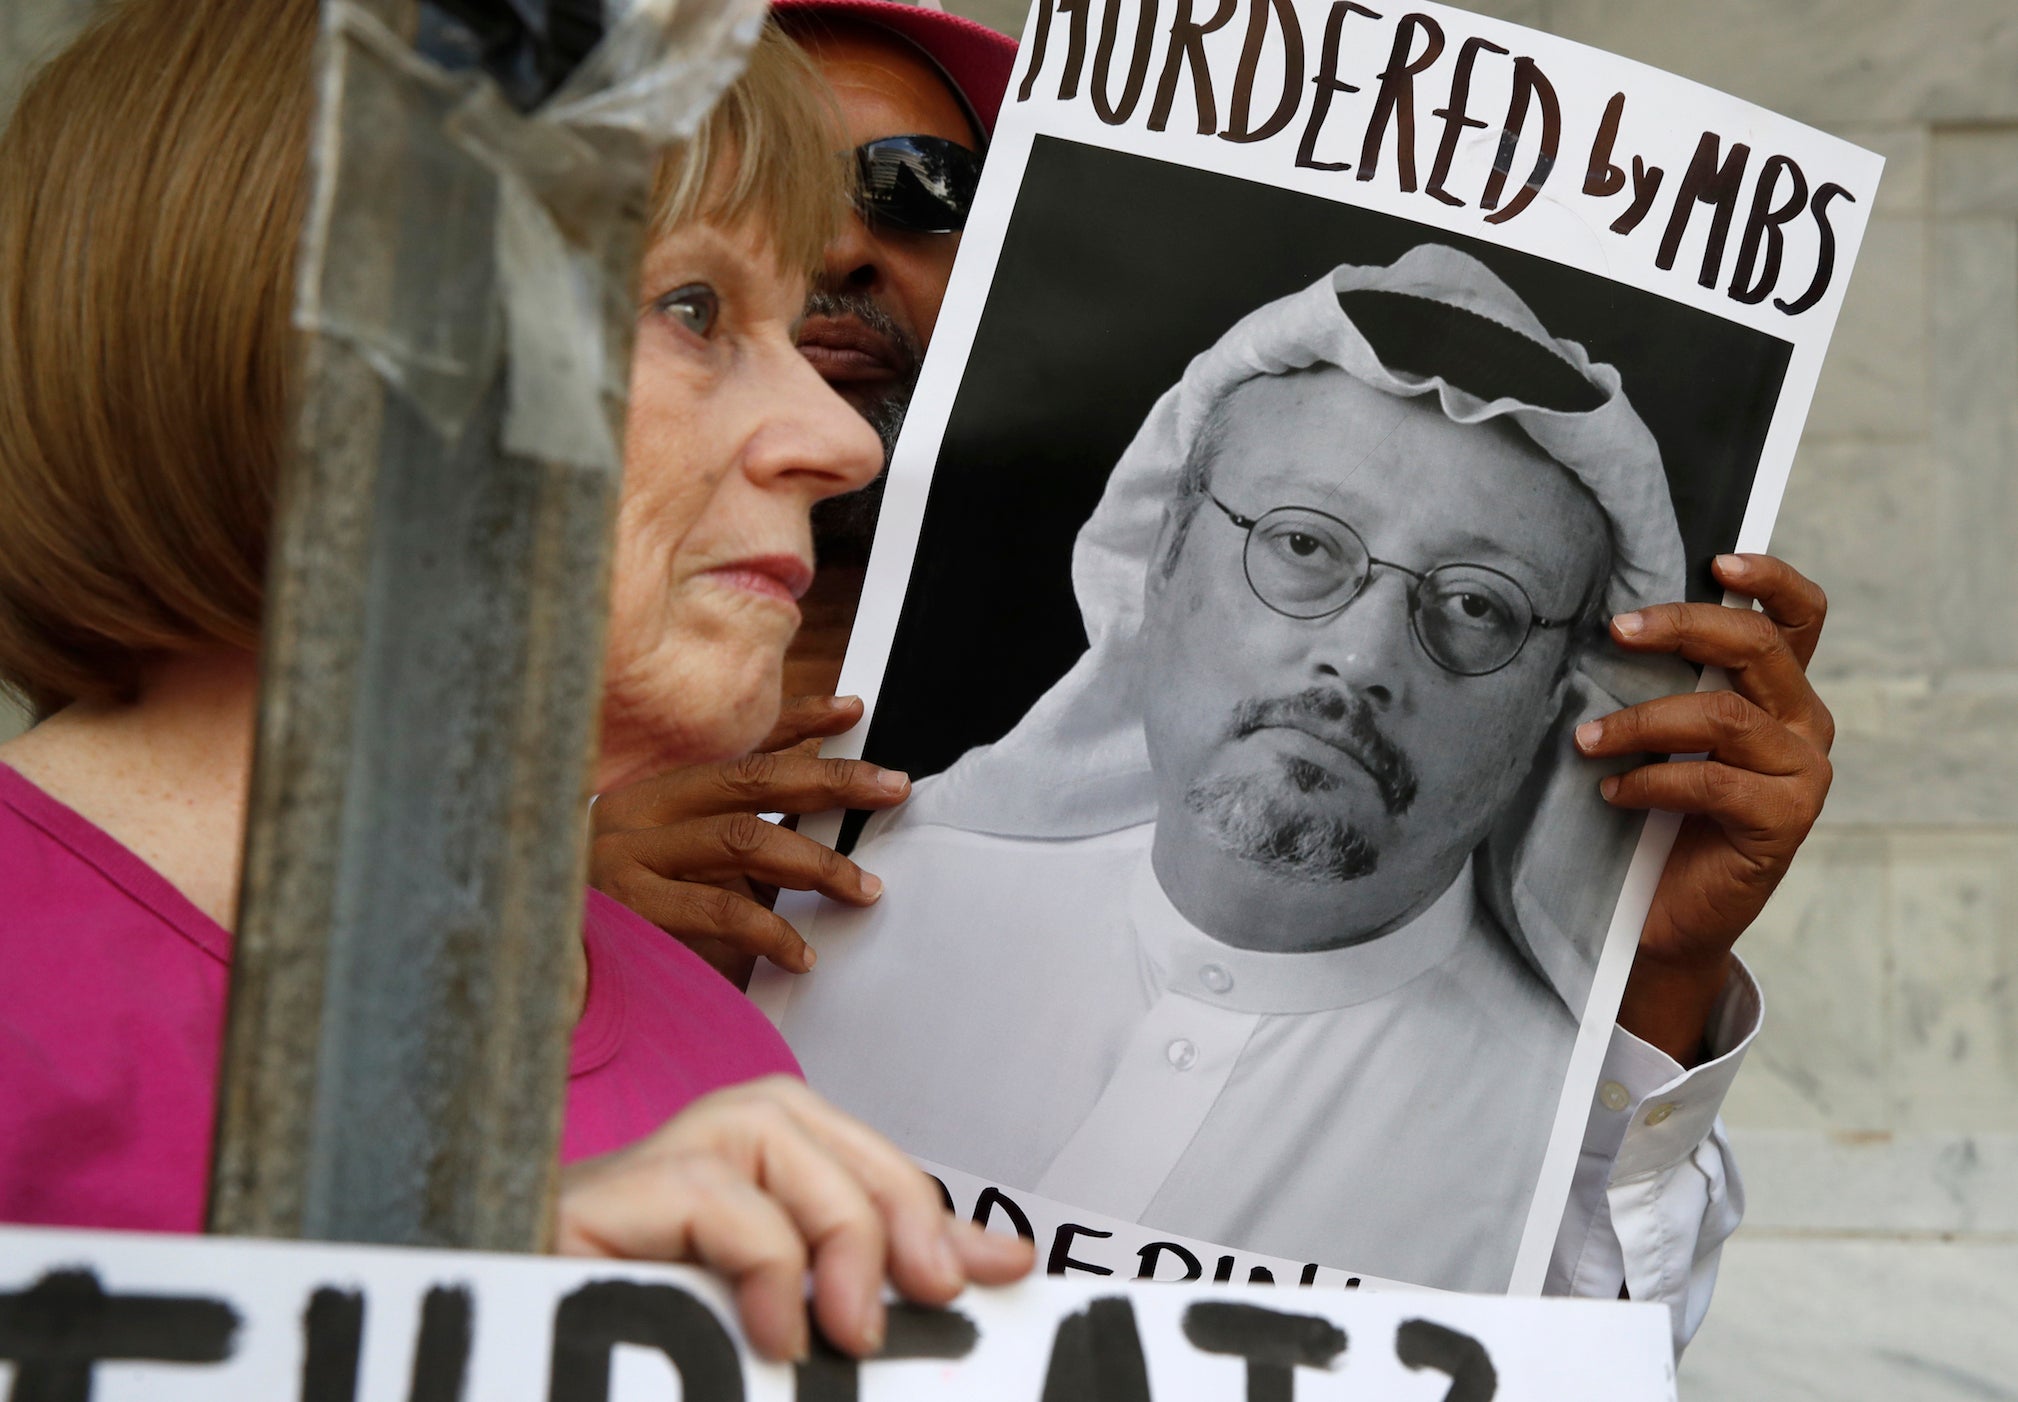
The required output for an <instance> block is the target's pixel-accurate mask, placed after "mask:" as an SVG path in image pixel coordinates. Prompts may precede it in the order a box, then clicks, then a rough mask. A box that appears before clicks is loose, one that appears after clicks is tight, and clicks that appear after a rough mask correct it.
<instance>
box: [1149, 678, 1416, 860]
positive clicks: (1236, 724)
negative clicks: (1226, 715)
mask: <svg viewBox="0 0 2018 1402" xmlns="http://www.w3.org/2000/svg"><path fill="white" fill-rule="evenodd" d="M1274 726H1284V727H1289V728H1293V729H1296V730H1301V731H1303V732H1304V733H1305V734H1308V735H1310V736H1312V737H1313V738H1315V739H1318V740H1321V741H1323V742H1324V743H1326V744H1329V745H1331V746H1333V747H1334V748H1336V749H1339V750H1340V751H1342V752H1343V754H1344V755H1349V756H1351V757H1352V758H1353V759H1354V760H1355V761H1357V763H1358V764H1359V766H1360V767H1361V768H1362V769H1364V770H1365V771H1366V774H1367V777H1369V778H1370V779H1371V780H1372V781H1373V783H1374V785H1375V787H1376V788H1377V789H1378V790H1379V793H1380V800H1381V806H1382V807H1384V808H1385V809H1386V810H1387V811H1388V812H1389V813H1390V814H1393V815H1395V816H1397V817H1398V816H1400V815H1401V814H1403V813H1406V812H1407V811H1408V809H1409V806H1410V805H1411V804H1412V803H1414V802H1415V790H1416V777H1415V769H1414V766H1412V765H1411V764H1410V763H1409V761H1408V756H1407V755H1405V754H1403V753H1402V751H1401V750H1400V748H1399V747H1397V746H1396V745H1395V744H1394V743H1393V742H1392V741H1391V740H1389V739H1388V737H1387V736H1386V735H1384V734H1382V733H1381V729H1380V726H1379V724H1378V723H1377V722H1376V720H1375V719H1374V715H1373V710H1372V708H1371V707H1370V706H1368V705H1367V703H1366V702H1365V700H1364V699H1363V698H1361V697H1359V696H1356V695H1354V694H1352V693H1350V692H1347V691H1344V690H1340V689H1338V688H1335V687H1322V686H1313V687H1309V688H1306V689H1305V690H1303V691H1300V692H1298V693H1296V694H1295V695H1293V696H1278V697H1271V698H1269V699H1268V700H1265V701H1244V702H1242V703H1241V704H1240V705H1238V706H1236V707H1235V708H1234V712H1233V715H1232V717H1231V718H1230V720H1229V723H1228V725H1227V730H1226V735H1227V738H1228V739H1230V740H1242V739H1245V738H1246V737H1248V736H1249V735H1252V734H1254V733H1255V732H1256V731H1259V730H1264V729H1268V728H1270V727H1274ZM1278 770H1279V773H1278V776H1276V777H1264V776H1260V775H1252V774H1241V775H1231V776H1227V777H1223V778H1217V779H1205V780H1201V781H1200V782H1198V783H1196V784H1193V785H1192V786H1191V787H1190V788H1189V789H1188V790H1186V792H1185V795H1184V806H1185V807H1186V808H1188V809H1190V810H1191V811H1192V812H1193V813H1196V814H1197V815H1198V816H1199V817H1201V818H1203V819H1204V820H1205V822H1206V830H1207V832H1208V834H1209V835H1210V836H1211V837H1212V839H1213V840H1214V841H1215V842H1217V843H1218V844H1219V845H1220V846H1221V847H1223V848H1224V849H1225V850H1227V851H1229V852H1231V853H1233V854H1234V855H1235V856H1237V857H1240V858H1242V859H1243V860H1246V861H1249V862H1252V863H1254V864H1255V865H1256V866H1259V867H1261V868H1262V869H1263V870H1265V871H1271V872H1275V873H1277V874H1279V875H1282V876H1285V877H1288V878H1290V879H1292V880H1298V881H1324V882H1339V881H1357V880H1358V879H1360V878H1361V877H1363V876H1371V875H1372V874H1373V873H1374V871H1375V869H1376V868H1377V867H1378V866H1379V865H1380V852H1379V849H1377V848H1376V847H1375V846H1374V844H1373V840H1372V839H1371V838H1369V837H1368V836H1367V835H1366V833H1365V832H1364V831H1363V830H1362V829H1361V828H1360V827H1359V826H1358V825H1356V824H1354V823H1353V822H1351V821H1350V820H1349V819H1346V818H1341V817H1339V816H1337V815H1336V813H1335V812H1333V811H1331V805H1329V804H1327V803H1325V802H1324V800H1323V797H1322V796H1323V795H1326V794H1330V793H1333V792H1335V791H1336V790H1338V789H1340V788H1342V787H1343V786H1344V780H1342V779H1341V778H1340V777H1339V776H1338V775H1337V774H1335V773H1333V772H1332V771H1331V770H1329V769H1326V768H1325V767H1324V766H1323V765H1321V764H1314V763H1312V762H1311V761H1310V760H1307V759H1304V758H1302V757H1301V756H1298V755H1284V756H1281V757H1279V759H1278Z"/></svg>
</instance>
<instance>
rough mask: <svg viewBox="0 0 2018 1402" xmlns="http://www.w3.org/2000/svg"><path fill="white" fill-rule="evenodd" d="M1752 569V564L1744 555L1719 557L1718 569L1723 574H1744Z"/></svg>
mask: <svg viewBox="0 0 2018 1402" xmlns="http://www.w3.org/2000/svg"><path fill="white" fill-rule="evenodd" d="M1751 567H1752V562H1751V561H1750V560H1747V559H1746V558H1745V557H1744V556H1742V555H1719V556H1717V569H1718V571H1719V572H1720V573H1723V574H1743V573H1744V572H1745V571H1746V570H1748V569H1750V568H1751Z"/></svg>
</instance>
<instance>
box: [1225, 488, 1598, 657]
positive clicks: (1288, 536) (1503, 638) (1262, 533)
mask: <svg viewBox="0 0 2018 1402" xmlns="http://www.w3.org/2000/svg"><path fill="white" fill-rule="evenodd" d="M1206 495H1207V496H1208V497H1211V500H1212V504H1213V505H1214V506H1216V507H1218V508H1219V509H1220V510H1221V511H1223V512H1225V513H1226V519H1227V520H1229V521H1231V522H1233V524H1234V525H1236V526H1238V527H1240V528H1241V529H1242V530H1244V531H1246V532H1247V546H1246V549H1245V550H1244V551H1243V553H1242V564H1243V565H1244V566H1245V568H1246V571H1247V587H1248V588H1250V589H1252V590H1253V591H1254V597H1255V598H1257V599H1259V600H1261V602H1262V603H1264V604H1266V605H1268V607H1269V608H1271V609H1273V610H1275V611H1276V612H1277V613H1279V614H1282V615H1284V616H1285V617H1288V618H1301V619H1320V618H1330V617H1332V616H1334V615H1336V614H1340V613H1343V612H1344V611H1345V609H1346V606H1347V605H1349V604H1351V603H1352V601H1353V600H1354V599H1356V598H1358V597H1359V596H1360V593H1361V592H1362V591H1363V590H1364V589H1365V588H1366V586H1367V583H1368V582H1369V581H1370V580H1371V579H1372V578H1373V572H1374V571H1375V570H1376V569H1387V570H1394V571H1396V572H1397V573H1399V574H1405V575H1407V576H1408V577H1409V579H1410V580H1411V581H1412V584H1411V586H1410V589H1409V594H1408V616H1409V624H1410V627H1411V628H1412V629H1413V630H1414V632H1415V640H1416V642H1417V643H1419V644H1420V645H1421V647H1422V650H1423V651H1424V652H1425V653H1426V654H1428V656H1429V660H1430V661H1432V662H1434V663H1436V665H1437V666H1439V667H1441V668H1443V669H1444V670H1445V671H1446V672H1455V673H1457V674H1458V675H1459V676H1461V677H1483V676H1486V675H1489V674H1490V673H1493V672H1497V671H1498V670H1499V669H1500V668H1502V667H1504V666H1506V665H1507V664H1508V663H1509V662H1512V661H1513V660H1514V659H1515V658H1516V657H1518V656H1520V651H1521V649H1522V648H1524V647H1526V646H1527V640H1528V636H1529V634H1531V633H1532V632H1533V631H1534V630H1535V629H1537V628H1561V627H1563V626H1565V625H1566V624H1568V623H1569V622H1571V620H1570V619H1567V618H1541V617H1539V616H1537V615H1536V613H1535V606H1534V602H1533V600H1531V599H1529V598H1528V593H1527V590H1525V589H1523V588H1521V586H1520V583H1519V582H1518V581H1517V580H1515V579H1514V578H1513V577H1512V576H1511V575H1506V574H1502V573H1500V571H1498V570H1496V569H1493V568H1491V567H1489V566H1486V565H1466V564H1451V565H1438V566H1437V567H1436V568H1435V569H1433V570H1430V571H1428V572H1427V573H1423V572H1419V571H1416V570H1412V569H1409V568H1408V567H1406V566H1405V565H1397V564H1395V563H1394V562H1393V561H1392V560H1377V559H1375V558H1374V557H1373V555H1372V553H1371V552H1370V551H1368V550H1367V548H1366V542H1365V541H1363V540H1361V539H1360V537H1359V532H1358V531H1355V530H1354V529H1353V528H1352V527H1351V526H1348V525H1347V524H1346V523H1345V522H1343V521H1341V520H1339V519H1338V518H1337V517H1336V516H1330V515H1327V514H1326V513H1324V512H1322V511H1314V510H1312V509H1311V508H1309V507H1307V506H1278V507H1276V508H1275V509H1274V510H1273V511H1269V512H1265V513H1264V514H1263V515H1261V516H1260V517H1250V516H1242V515H1241V514H1240V513H1239V512H1237V511H1235V510H1234V509H1233V508H1232V507H1230V506H1228V505H1227V504H1226V503H1225V502H1223V501H1221V500H1220V499H1219V498H1218V497H1216V496H1212V494H1211V493H1210V492H1208V493H1206Z"/></svg>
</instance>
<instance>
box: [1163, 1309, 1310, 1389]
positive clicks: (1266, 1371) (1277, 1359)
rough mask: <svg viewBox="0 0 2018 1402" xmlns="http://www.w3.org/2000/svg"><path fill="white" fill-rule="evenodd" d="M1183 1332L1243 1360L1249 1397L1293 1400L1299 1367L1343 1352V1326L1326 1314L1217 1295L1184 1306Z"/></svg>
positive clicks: (1210, 1349) (1209, 1349)
mask: <svg viewBox="0 0 2018 1402" xmlns="http://www.w3.org/2000/svg"><path fill="white" fill-rule="evenodd" d="M1184 1337H1185V1338H1187V1339H1189V1340H1191V1344H1192V1347H1194V1348H1196V1349H1198V1350H1199V1351H1200V1352H1203V1353H1224V1354H1232V1355H1233V1356H1234V1357H1236V1358H1244V1359H1246V1360H1247V1402H1291V1399H1292V1398H1294V1397H1295V1396H1296V1370H1297V1369H1298V1368H1329V1367H1330V1366H1331V1365H1332V1363H1333V1362H1334V1361H1335V1360H1336V1359H1337V1358H1338V1356H1339V1355H1340V1354H1342V1353H1344V1352H1345V1331H1344V1330H1343V1329H1341V1328H1339V1327H1338V1326H1337V1325H1336V1324H1333V1323H1332V1322H1331V1321H1330V1320H1328V1319H1324V1318H1321V1317H1319V1316H1317V1315H1311V1314H1282V1313H1279V1312H1278V1311H1275V1310H1271V1309H1263V1308H1262V1307H1261V1306H1259V1305H1238V1304H1227V1303H1221V1302H1219V1301H1205V1300H1201V1301H1200V1302H1199V1303H1197V1304H1195V1305H1192V1306H1191V1307H1190V1308H1189V1309H1187V1310H1185V1311H1184Z"/></svg>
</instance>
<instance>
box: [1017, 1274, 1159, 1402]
mask: <svg viewBox="0 0 2018 1402" xmlns="http://www.w3.org/2000/svg"><path fill="white" fill-rule="evenodd" d="M1040 1402H1150V1398H1149V1364H1148V1363H1147V1362H1146V1361H1145V1360H1144V1359H1143V1357H1142V1336H1141V1335H1140V1334H1138V1333H1137V1332H1136V1329H1135V1307H1134V1306H1133V1305H1131V1304H1129V1303H1128V1301H1127V1300H1125V1299H1105V1300H1090V1301H1088V1302H1087V1305H1086V1308H1085V1309H1083V1310H1077V1311H1074V1312H1073V1313H1071V1314H1068V1315H1067V1316H1065V1318H1063V1319H1061V1320H1059V1321H1058V1333H1057V1335H1056V1336H1055V1337H1054V1338H1053V1339H1052V1341H1051V1363H1050V1366H1049V1367H1047V1368H1046V1369H1045V1370H1044V1391H1043V1393H1042V1394H1041V1397H1040Z"/></svg>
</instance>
